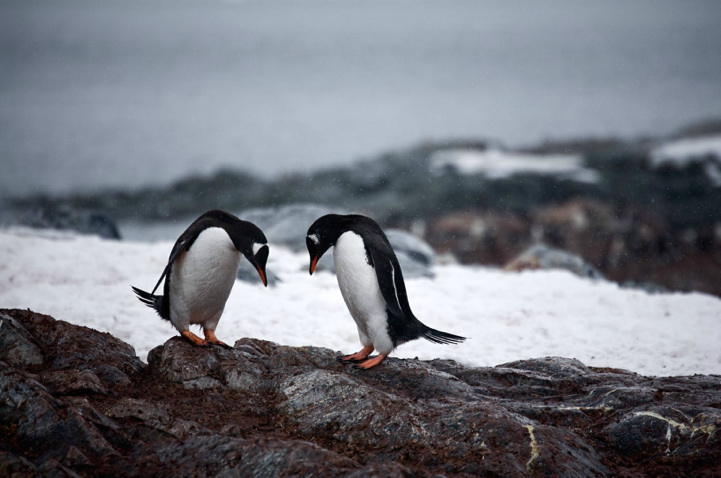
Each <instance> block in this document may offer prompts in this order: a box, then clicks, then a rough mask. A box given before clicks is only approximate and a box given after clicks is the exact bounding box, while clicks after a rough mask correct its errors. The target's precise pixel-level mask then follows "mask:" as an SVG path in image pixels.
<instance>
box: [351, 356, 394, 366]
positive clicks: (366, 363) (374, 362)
mask: <svg viewBox="0 0 721 478" xmlns="http://www.w3.org/2000/svg"><path fill="white" fill-rule="evenodd" d="M386 357H388V356H387V355H383V354H378V355H376V356H375V357H373V358H369V359H368V360H364V361H363V362H360V363H357V364H354V365H353V368H354V369H361V370H368V369H369V368H373V367H375V366H376V365H380V364H381V363H383V361H384V360H385V359H386Z"/></svg>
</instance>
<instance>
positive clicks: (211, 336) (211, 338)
mask: <svg viewBox="0 0 721 478" xmlns="http://www.w3.org/2000/svg"><path fill="white" fill-rule="evenodd" d="M203 335H205V341H206V342H207V343H208V344H211V345H220V346H221V347H225V348H226V349H232V348H233V347H231V346H230V345H228V344H226V343H225V342H223V341H222V340H220V339H218V337H216V336H215V331H214V330H210V329H203Z"/></svg>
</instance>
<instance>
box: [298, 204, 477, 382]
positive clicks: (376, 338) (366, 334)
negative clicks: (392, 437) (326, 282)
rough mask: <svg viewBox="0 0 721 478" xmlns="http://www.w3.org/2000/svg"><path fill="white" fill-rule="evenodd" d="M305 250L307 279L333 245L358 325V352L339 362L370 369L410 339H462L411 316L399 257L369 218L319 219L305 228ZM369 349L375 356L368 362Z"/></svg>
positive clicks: (446, 341) (442, 341) (335, 216)
mask: <svg viewBox="0 0 721 478" xmlns="http://www.w3.org/2000/svg"><path fill="white" fill-rule="evenodd" d="M306 246H307V248H308V253H309V254H310V267H309V272H310V274H311V275H312V274H313V271H314V270H315V267H316V265H317V264H318V260H319V259H320V258H321V257H322V256H323V254H324V253H325V252H326V251H327V250H328V249H330V248H331V247H333V246H334V249H333V260H334V262H335V268H336V277H337V279H338V286H339V288H340V291H341V295H342V296H343V299H344V300H345V303H346V305H347V307H348V311H349V312H350V314H351V316H352V317H353V320H354V321H355V323H356V326H357V327H358V335H359V337H360V341H361V344H362V345H363V348H362V349H361V350H360V351H359V352H357V353H354V354H350V355H346V356H343V357H339V360H341V361H343V362H357V364H356V366H357V367H359V368H362V369H369V368H371V367H375V366H376V365H379V364H380V363H382V362H383V360H385V359H386V357H388V355H389V354H390V353H391V352H392V351H393V350H394V349H395V348H396V347H398V346H399V345H401V344H403V343H405V342H409V341H411V340H415V339H418V338H421V337H422V338H424V339H426V340H428V341H430V342H434V343H437V344H455V343H460V342H463V341H464V340H465V339H466V338H465V337H461V336H458V335H453V334H449V333H447V332H441V331H440V330H436V329H432V328H430V327H428V326H426V325H425V324H423V323H422V322H421V321H420V320H418V319H417V318H416V317H415V315H413V312H412V311H411V308H410V305H409V303H408V296H407V294H406V287H405V283H404V281H403V273H402V272H401V267H400V264H399V263H398V259H397V258H396V255H395V252H394V251H393V248H392V247H391V244H390V242H389V241H388V238H387V237H386V235H385V233H384V232H383V230H382V229H381V228H380V226H379V225H378V223H376V222H375V221H374V220H373V219H371V218H369V217H366V216H361V215H357V214H350V215H338V214H327V215H325V216H322V217H320V218H318V219H317V220H316V221H315V222H314V223H313V224H312V225H311V226H310V228H309V229H308V233H307V236H306ZM374 350H377V351H378V355H377V356H375V357H373V358H368V356H369V355H370V354H371V353H372V352H373V351H374Z"/></svg>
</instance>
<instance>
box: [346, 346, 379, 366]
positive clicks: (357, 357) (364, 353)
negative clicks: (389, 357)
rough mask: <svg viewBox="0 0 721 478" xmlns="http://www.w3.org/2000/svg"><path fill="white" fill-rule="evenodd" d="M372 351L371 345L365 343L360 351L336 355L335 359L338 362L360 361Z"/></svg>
mask: <svg viewBox="0 0 721 478" xmlns="http://www.w3.org/2000/svg"><path fill="white" fill-rule="evenodd" d="M372 352H373V346H372V345H367V346H365V347H363V348H362V349H361V350H360V352H356V353H354V354H350V355H341V356H339V357H337V360H338V361H339V362H354V363H355V362H362V361H363V360H365V359H367V358H368V356H369V355H370V354H371V353H372Z"/></svg>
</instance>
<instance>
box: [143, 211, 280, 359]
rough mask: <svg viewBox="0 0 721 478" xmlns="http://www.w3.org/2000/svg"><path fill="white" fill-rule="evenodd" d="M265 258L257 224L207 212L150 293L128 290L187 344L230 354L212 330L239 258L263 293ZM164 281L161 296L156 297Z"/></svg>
mask: <svg viewBox="0 0 721 478" xmlns="http://www.w3.org/2000/svg"><path fill="white" fill-rule="evenodd" d="M268 252H269V251H268V240H267V239H266V238H265V234H263V231H261V230H260V229H259V228H258V227H257V226H256V225H255V224H252V223H250V222H247V221H242V220H240V219H238V218H237V217H235V216H234V215H232V214H229V213H227V212H225V211H219V210H213V211H208V212H206V213H204V214H202V215H201V216H200V217H199V218H198V219H196V220H195V221H194V222H193V223H192V224H191V225H190V226H188V228H187V229H186V230H185V232H183V233H182V234H181V235H180V237H179V238H178V240H177V241H175V245H174V246H173V250H172V251H171V252H170V258H169V259H168V265H166V266H165V270H163V273H162V274H161V275H160V279H158V282H157V284H155V287H154V288H153V291H152V292H150V293H148V292H145V291H144V290H140V289H138V288H137V287H132V286H131V287H132V289H133V291H134V292H135V294H136V295H137V296H138V299H139V300H140V301H141V302H142V303H144V304H145V305H147V306H148V307H151V308H153V309H155V311H156V312H157V313H158V315H160V317H161V318H163V319H165V320H168V321H170V323H171V324H173V326H174V327H175V328H176V329H177V330H178V332H180V335H182V336H183V337H184V338H185V339H187V340H188V341H190V343H192V344H194V345H198V346H209V345H210V344H216V345H221V346H224V347H228V348H230V347H229V346H228V345H227V344H225V343H223V342H221V341H220V340H218V338H217V337H216V335H215V328H216V327H217V325H218V321H219V320H220V316H221V315H222V314H223V309H224V308H225V302H226V301H227V300H228V296H229V295H230V291H231V289H232V288H233V285H234V284H235V279H236V275H237V274H238V268H239V267H240V261H241V258H242V256H245V257H246V258H247V259H248V261H249V262H250V263H251V264H252V265H253V266H254V267H255V269H256V270H257V271H258V275H259V276H260V280H261V281H262V282H263V285H264V286H266V287H267V286H268V281H267V279H266V273H265V265H266V261H267V260H268ZM163 279H165V284H164V286H163V295H154V294H155V291H156V289H157V288H158V286H160V283H161V282H162V281H163ZM191 324H198V325H200V326H201V327H202V328H203V334H204V335H205V340H203V339H201V338H200V337H198V336H197V335H195V334H194V333H192V332H191V331H190V330H189V327H190V325H191Z"/></svg>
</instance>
